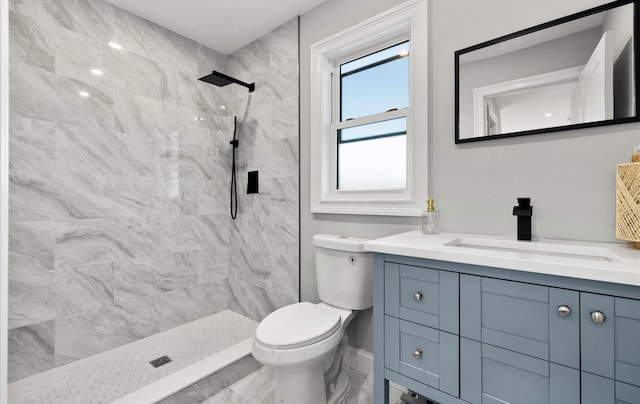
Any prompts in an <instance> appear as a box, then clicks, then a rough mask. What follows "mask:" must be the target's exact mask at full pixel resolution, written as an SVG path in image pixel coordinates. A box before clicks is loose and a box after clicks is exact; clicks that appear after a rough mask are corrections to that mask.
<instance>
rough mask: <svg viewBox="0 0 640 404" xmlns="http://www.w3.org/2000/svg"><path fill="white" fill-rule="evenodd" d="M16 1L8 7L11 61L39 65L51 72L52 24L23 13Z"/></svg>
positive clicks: (52, 65)
mask: <svg viewBox="0 0 640 404" xmlns="http://www.w3.org/2000/svg"><path fill="white" fill-rule="evenodd" d="M15 5H16V2H14V1H11V5H10V9H9V24H10V30H9V53H10V55H11V63H15V64H20V65H28V66H34V67H39V68H41V69H43V70H47V71H49V72H53V71H54V68H55V51H54V47H53V44H52V40H53V38H55V37H53V36H52V35H51V32H52V31H54V29H53V25H52V24H49V23H47V22H45V21H40V22H38V20H37V19H36V18H34V17H33V16H32V15H30V14H25V13H24V12H22V10H19V9H18V7H15Z"/></svg>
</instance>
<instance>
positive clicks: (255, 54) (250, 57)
mask: <svg viewBox="0 0 640 404" xmlns="http://www.w3.org/2000/svg"><path fill="white" fill-rule="evenodd" d="M269 45H270V40H269V34H267V35H265V36H263V37H261V38H258V39H257V40H255V41H253V42H251V43H250V44H248V45H245V46H243V47H242V48H240V49H238V50H237V51H235V52H233V53H232V54H231V55H229V59H228V67H229V70H230V71H232V72H234V73H240V74H242V72H244V73H245V74H246V73H247V72H257V71H263V70H266V69H268V68H269V63H270V53H271V52H270V46H269ZM296 49H297V47H296ZM238 78H239V79H240V80H242V81H244V82H247V83H251V82H252V81H255V79H253V80H252V79H251V78H248V77H245V78H244V79H243V78H241V77H238ZM296 81H297V79H296ZM256 88H257V85H256Z"/></svg>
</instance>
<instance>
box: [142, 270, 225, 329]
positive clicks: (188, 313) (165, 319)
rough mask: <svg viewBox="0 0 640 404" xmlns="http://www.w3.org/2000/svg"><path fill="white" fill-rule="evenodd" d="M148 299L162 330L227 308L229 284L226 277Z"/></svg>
mask: <svg viewBox="0 0 640 404" xmlns="http://www.w3.org/2000/svg"><path fill="white" fill-rule="evenodd" d="M148 299H149V300H150V301H151V300H152V301H153V302H152V304H153V307H154V309H155V310H157V312H158V313H160V319H159V324H160V327H161V329H162V330H163V331H164V330H168V329H170V328H173V327H176V326H178V325H181V324H184V323H186V322H189V321H193V320H197V319H199V318H202V317H206V316H209V315H211V314H214V313H218V312H220V311H222V310H226V309H227V308H229V286H228V283H227V280H226V279H221V280H218V281H213V282H208V283H204V284H202V285H197V286H191V287H188V288H185V289H178V290H173V291H171V292H167V293H163V294H161V295H158V296H157V298H156V299H153V298H148Z"/></svg>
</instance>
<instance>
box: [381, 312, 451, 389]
mask: <svg viewBox="0 0 640 404" xmlns="http://www.w3.org/2000/svg"><path fill="white" fill-rule="evenodd" d="M385 334H386V336H385V344H386V347H385V359H384V362H385V367H386V368H387V369H389V370H391V371H394V372H397V373H399V374H401V375H404V376H407V377H410V378H411V379H413V380H417V381H419V382H420V383H422V384H424V385H426V386H430V387H433V388H435V389H438V390H440V391H443V392H445V393H447V394H451V395H452V396H454V397H457V396H458V394H459V388H460V386H459V379H458V374H459V368H458V366H459V360H458V352H459V338H458V336H457V335H454V334H450V333H448V332H445V331H441V330H436V329H435V328H431V327H425V326H421V325H419V324H416V323H412V322H410V321H405V320H400V319H398V318H395V317H390V316H386V319H385Z"/></svg>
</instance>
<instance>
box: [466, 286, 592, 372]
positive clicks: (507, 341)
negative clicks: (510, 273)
mask: <svg viewBox="0 0 640 404" xmlns="http://www.w3.org/2000/svg"><path fill="white" fill-rule="evenodd" d="M460 300H461V301H460V311H461V313H460V319H461V329H460V336H462V337H466V338H469V339H473V340H476V341H480V342H483V343H486V344H490V345H494V346H497V347H501V348H505V349H508V350H511V351H515V352H519V353H522V354H525V355H528V356H533V357H536V358H539V359H543V360H548V361H551V362H555V363H558V364H561V365H565V366H570V367H573V368H576V369H579V368H580V313H579V311H580V295H579V292H577V291H572V290H566V289H560V288H551V287H547V286H539V285H531V284H527V283H522V282H512V281H506V280H500V279H493V278H484V277H479V276H471V275H461V277H460Z"/></svg>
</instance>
